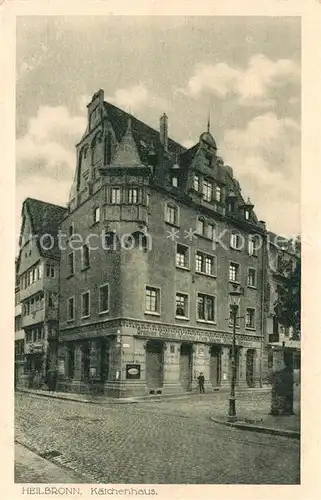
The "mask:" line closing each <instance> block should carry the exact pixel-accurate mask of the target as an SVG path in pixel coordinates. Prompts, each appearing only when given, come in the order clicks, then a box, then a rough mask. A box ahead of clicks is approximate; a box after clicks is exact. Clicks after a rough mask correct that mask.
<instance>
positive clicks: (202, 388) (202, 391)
mask: <svg viewBox="0 0 321 500" xmlns="http://www.w3.org/2000/svg"><path fill="white" fill-rule="evenodd" d="M197 380H198V385H199V388H200V393H201V394H204V392H205V391H204V382H205V378H204V375H203V372H200V374H199V376H198V377H197Z"/></svg>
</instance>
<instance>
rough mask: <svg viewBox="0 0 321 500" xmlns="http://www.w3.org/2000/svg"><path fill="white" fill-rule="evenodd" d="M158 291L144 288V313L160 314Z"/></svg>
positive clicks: (148, 287)
mask: <svg viewBox="0 0 321 500" xmlns="http://www.w3.org/2000/svg"><path fill="white" fill-rule="evenodd" d="M159 296H160V293H159V289H158V288H152V287H150V286H147V287H146V291H145V312H147V313H156V314H159V312H160V300H159Z"/></svg>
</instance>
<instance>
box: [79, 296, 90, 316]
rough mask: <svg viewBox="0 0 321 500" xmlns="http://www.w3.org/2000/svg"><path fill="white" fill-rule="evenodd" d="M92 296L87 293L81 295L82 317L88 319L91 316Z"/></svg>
mask: <svg viewBox="0 0 321 500" xmlns="http://www.w3.org/2000/svg"><path fill="white" fill-rule="evenodd" d="M89 299H90V294H89V292H85V293H82V294H81V316H82V317H83V318H87V317H88V316H89V314H90V302H89Z"/></svg>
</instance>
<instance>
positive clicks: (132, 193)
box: [128, 188, 138, 204]
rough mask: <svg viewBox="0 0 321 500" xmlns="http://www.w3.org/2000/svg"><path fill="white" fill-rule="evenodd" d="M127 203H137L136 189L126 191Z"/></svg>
mask: <svg viewBox="0 0 321 500" xmlns="http://www.w3.org/2000/svg"><path fill="white" fill-rule="evenodd" d="M128 203H132V204H136V203H138V189H136V188H131V189H128Z"/></svg>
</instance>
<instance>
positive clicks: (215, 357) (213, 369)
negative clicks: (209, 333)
mask: <svg viewBox="0 0 321 500" xmlns="http://www.w3.org/2000/svg"><path fill="white" fill-rule="evenodd" d="M221 353H222V349H221V347H219V346H215V345H213V346H212V347H211V357H210V381H211V384H212V386H213V387H217V386H218V385H220V384H221V366H222V365H221Z"/></svg>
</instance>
